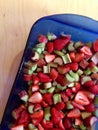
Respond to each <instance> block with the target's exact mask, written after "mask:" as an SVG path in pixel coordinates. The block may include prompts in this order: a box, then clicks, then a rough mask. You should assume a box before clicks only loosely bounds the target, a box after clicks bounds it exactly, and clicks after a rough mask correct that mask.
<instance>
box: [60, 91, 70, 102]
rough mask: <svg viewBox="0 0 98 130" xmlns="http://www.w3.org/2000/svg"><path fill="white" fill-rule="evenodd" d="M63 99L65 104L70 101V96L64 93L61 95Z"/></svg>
mask: <svg viewBox="0 0 98 130" xmlns="http://www.w3.org/2000/svg"><path fill="white" fill-rule="evenodd" d="M61 97H62V99H63V102H67V101H68V99H69V98H68V96H67V95H66V92H64V91H63V92H62V93H61Z"/></svg>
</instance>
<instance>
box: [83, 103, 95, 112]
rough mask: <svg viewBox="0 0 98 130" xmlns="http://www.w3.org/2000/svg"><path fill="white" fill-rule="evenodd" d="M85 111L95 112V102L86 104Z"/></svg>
mask: <svg viewBox="0 0 98 130" xmlns="http://www.w3.org/2000/svg"><path fill="white" fill-rule="evenodd" d="M85 111H87V112H94V111H95V105H94V104H93V103H90V104H88V105H86V106H85Z"/></svg>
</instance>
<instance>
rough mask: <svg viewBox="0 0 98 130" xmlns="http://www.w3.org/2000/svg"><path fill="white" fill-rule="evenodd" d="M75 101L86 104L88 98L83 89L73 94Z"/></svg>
mask: <svg viewBox="0 0 98 130" xmlns="http://www.w3.org/2000/svg"><path fill="white" fill-rule="evenodd" d="M74 100H75V102H76V103H78V104H81V105H88V104H89V100H88V98H87V96H86V95H85V94H84V93H83V91H78V93H77V94H76V96H75V99H74Z"/></svg>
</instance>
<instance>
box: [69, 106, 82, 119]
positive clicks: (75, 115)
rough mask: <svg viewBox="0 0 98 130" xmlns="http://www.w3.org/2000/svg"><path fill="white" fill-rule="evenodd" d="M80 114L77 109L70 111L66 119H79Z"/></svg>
mask: <svg viewBox="0 0 98 130" xmlns="http://www.w3.org/2000/svg"><path fill="white" fill-rule="evenodd" d="M80 115H81V113H80V110H79V109H77V108H74V109H73V110H71V111H70V112H69V113H68V114H67V117H69V118H78V117H80Z"/></svg>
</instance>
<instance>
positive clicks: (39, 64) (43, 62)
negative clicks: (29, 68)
mask: <svg viewBox="0 0 98 130" xmlns="http://www.w3.org/2000/svg"><path fill="white" fill-rule="evenodd" d="M36 63H37V65H38V67H42V66H44V65H45V64H46V62H45V61H44V59H39V60H38V61H37V62H36Z"/></svg>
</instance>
